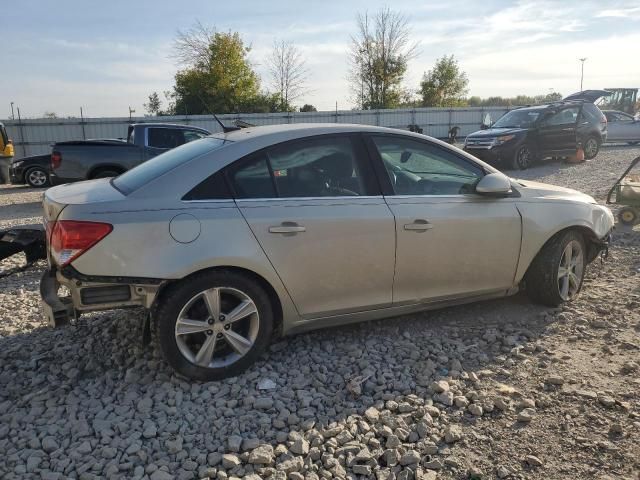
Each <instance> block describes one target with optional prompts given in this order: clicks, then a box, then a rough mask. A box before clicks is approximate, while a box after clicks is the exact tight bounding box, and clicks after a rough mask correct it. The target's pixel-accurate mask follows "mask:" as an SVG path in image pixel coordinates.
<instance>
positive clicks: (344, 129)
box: [212, 123, 425, 142]
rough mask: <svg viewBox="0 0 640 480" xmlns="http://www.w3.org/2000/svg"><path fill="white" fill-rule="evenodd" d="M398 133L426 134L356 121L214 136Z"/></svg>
mask: <svg viewBox="0 0 640 480" xmlns="http://www.w3.org/2000/svg"><path fill="white" fill-rule="evenodd" d="M360 132H363V133H398V134H403V135H409V136H415V137H418V138H424V137H425V135H421V134H418V133H412V132H409V131H407V130H400V129H395V128H387V127H376V126H373V125H361V124H355V123H293V124H279V125H262V126H254V127H248V128H241V129H239V130H233V131H231V132H227V133H222V132H220V133H214V134H213V135H212V136H213V137H217V138H222V139H224V140H227V141H231V142H240V141H244V140H248V139H256V140H257V139H258V138H260V137H264V140H266V141H268V140H269V139H271V138H274V139H275V138H277V137H287V138H286V139H287V140H293V139H295V138H304V137H311V136H314V135H326V134H332V133H360Z"/></svg>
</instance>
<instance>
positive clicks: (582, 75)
mask: <svg viewBox="0 0 640 480" xmlns="http://www.w3.org/2000/svg"><path fill="white" fill-rule="evenodd" d="M586 59H587V57H584V58H579V59H578V60H580V61H581V62H582V65H581V68H580V91H582V80H583V79H584V62H585V60H586Z"/></svg>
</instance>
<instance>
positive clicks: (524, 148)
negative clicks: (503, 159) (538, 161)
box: [511, 143, 535, 170]
mask: <svg viewBox="0 0 640 480" xmlns="http://www.w3.org/2000/svg"><path fill="white" fill-rule="evenodd" d="M534 160H535V157H534V154H533V150H532V149H531V147H530V146H529V145H527V144H526V143H525V144H523V145H520V146H519V147H518V148H517V149H516V151H515V153H514V154H513V160H512V162H511V166H512V167H513V169H514V170H526V169H527V168H529V167H530V166H531V165H533V162H534Z"/></svg>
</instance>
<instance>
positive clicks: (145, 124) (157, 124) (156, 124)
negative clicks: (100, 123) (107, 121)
mask: <svg viewBox="0 0 640 480" xmlns="http://www.w3.org/2000/svg"><path fill="white" fill-rule="evenodd" d="M130 126H133V127H159V128H189V129H191V128H193V129H195V130H202V131H205V132H207V131H208V130H207V129H206V128H202V127H197V126H195V125H184V124H179V123H160V122H143V123H132V124H131V125H130Z"/></svg>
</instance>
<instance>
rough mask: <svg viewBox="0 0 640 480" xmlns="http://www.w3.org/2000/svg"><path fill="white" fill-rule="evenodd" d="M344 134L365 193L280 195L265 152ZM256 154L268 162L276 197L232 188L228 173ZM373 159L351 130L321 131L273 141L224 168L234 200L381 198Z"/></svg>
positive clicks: (251, 159) (359, 137)
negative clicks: (244, 193)
mask: <svg viewBox="0 0 640 480" xmlns="http://www.w3.org/2000/svg"><path fill="white" fill-rule="evenodd" d="M344 137H346V138H347V139H348V140H349V141H350V143H351V147H352V148H353V152H354V154H355V160H356V162H360V163H361V165H360V166H361V171H360V172H359V173H361V174H362V181H363V185H364V189H365V195H353V196H351V195H342V196H334V195H332V196H315V197H281V196H280V191H279V190H278V186H277V182H276V179H275V175H274V174H273V168H272V166H271V159H270V158H269V155H268V152H269V150H272V149H274V148H278V147H281V146H283V145H295V144H298V143H300V144H304V143H307V142H309V141H311V140H317V139H324V138H344ZM259 155H264V157H265V158H266V162H267V168H268V169H269V175H270V177H271V183H272V185H273V188H274V191H275V194H276V196H275V197H266V198H242V197H239V196H238V192H237V191H236V189H235V185H234V183H233V180H232V178H231V173H232V172H233V171H234V170H237V169H239V168H242V166H243V165H244V164H245V163H248V162H251V161H253V160H255V158H256V157H257V156H259ZM371 167H372V159H371V157H370V155H369V152H368V151H367V148H366V145H365V144H364V142H363V140H362V137H361V134H359V133H354V132H342V133H323V134H320V135H311V136H308V137H301V138H295V139H292V140H285V141H283V142H279V143H274V144H272V145H269V146H267V147H264V148H261V149H259V150H255V151H253V152H251V153H249V154H248V155H245V156H244V157H241V158H239V159H237V160H235V161H233V162H232V163H231V164H230V165H227V166H226V167H224V168H223V171H224V175H225V178H226V180H227V185H228V186H229V188H230V191H231V195H232V196H233V199H234V200H236V201H243V202H244V201H254V202H255V201H269V200H278V201H282V200H306V201H309V200H334V201H335V200H337V199H358V198H380V197H381V196H382V190H381V187H380V184H379V181H378V180H377V175H376V174H375V172H373V171H372V168H371Z"/></svg>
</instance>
